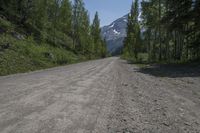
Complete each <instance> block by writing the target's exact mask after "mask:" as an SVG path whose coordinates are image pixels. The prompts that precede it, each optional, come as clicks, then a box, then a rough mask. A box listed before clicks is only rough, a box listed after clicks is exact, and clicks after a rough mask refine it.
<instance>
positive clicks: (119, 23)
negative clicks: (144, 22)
mask: <svg viewBox="0 0 200 133" xmlns="http://www.w3.org/2000/svg"><path fill="white" fill-rule="evenodd" d="M127 22H128V14H126V15H124V16H122V17H121V18H118V19H116V20H115V21H113V22H112V23H111V24H109V25H106V26H103V27H102V28H101V36H102V38H104V39H105V40H106V43H107V50H108V52H109V53H110V54H112V55H117V54H119V53H120V52H121V49H122V48H123V41H124V38H125V37H126V28H127Z"/></svg>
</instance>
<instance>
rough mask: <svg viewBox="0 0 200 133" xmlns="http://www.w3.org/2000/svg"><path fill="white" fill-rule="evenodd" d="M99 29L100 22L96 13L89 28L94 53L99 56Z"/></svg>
mask: <svg viewBox="0 0 200 133" xmlns="http://www.w3.org/2000/svg"><path fill="white" fill-rule="evenodd" d="M100 34H101V29H100V20H99V16H98V12H96V13H95V17H94V20H93V23H92V26H91V35H92V37H93V41H94V52H95V53H96V54H97V55H99V54H100V51H101V47H100V45H101V35H100Z"/></svg>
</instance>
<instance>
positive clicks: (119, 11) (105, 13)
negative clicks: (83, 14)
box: [84, 0, 133, 26]
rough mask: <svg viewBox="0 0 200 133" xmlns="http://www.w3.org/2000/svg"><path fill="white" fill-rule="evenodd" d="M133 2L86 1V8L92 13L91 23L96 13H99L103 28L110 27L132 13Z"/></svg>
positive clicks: (114, 0)
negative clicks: (115, 21) (117, 20)
mask: <svg viewBox="0 0 200 133" xmlns="http://www.w3.org/2000/svg"><path fill="white" fill-rule="evenodd" d="M132 1H133V0H84V3H85V7H86V9H87V10H88V11H89V13H90V19H91V21H92V20H93V18H94V14H95V12H96V11H98V13H99V17H100V20H101V26H105V25H109V24H110V23H112V22H113V21H114V20H116V19H118V18H120V17H122V16H124V15H126V14H128V13H129V12H130V8H131V3H132Z"/></svg>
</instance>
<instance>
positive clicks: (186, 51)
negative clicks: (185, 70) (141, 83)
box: [124, 0, 200, 62]
mask: <svg viewBox="0 0 200 133" xmlns="http://www.w3.org/2000/svg"><path fill="white" fill-rule="evenodd" d="M139 10H140V9H139V1H138V0H135V1H134V2H133V4H132V9H131V12H130V13H129V19H128V26H127V37H126V38H125V41H124V45H125V46H124V55H129V56H134V58H135V59H136V60H137V59H138V54H139V53H147V54H148V61H149V62H156V61H164V62H172V61H189V60H196V59H199V58H200V16H199V13H200V0H176V1H175V0H143V1H142V2H141V14H140V15H139V13H138V12H139ZM138 17H140V18H139V19H138ZM139 20H140V21H139Z"/></svg>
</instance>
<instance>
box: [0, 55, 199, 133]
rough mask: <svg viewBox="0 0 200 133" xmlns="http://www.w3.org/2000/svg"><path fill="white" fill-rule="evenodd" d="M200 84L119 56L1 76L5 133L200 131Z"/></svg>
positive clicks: (0, 126) (0, 129)
mask: <svg viewBox="0 0 200 133" xmlns="http://www.w3.org/2000/svg"><path fill="white" fill-rule="evenodd" d="M199 86H200V78H199V77H186V78H176V79H172V78H169V77H163V78H158V77H156V76H152V75H149V74H146V73H142V72H140V71H138V68H137V67H136V66H133V65H130V64H127V63H126V62H125V61H123V60H120V59H119V58H117V57H112V58H107V59H102V60H95V61H89V62H84V63H78V64H73V65H68V66H64V67H57V68H52V69H47V70H42V71H36V72H31V73H26V74H16V75H12V76H6V77H0V133H117V132H118V133H135V132H138V133H141V132H145V133H148V132H153V133H159V132H162V133H165V132H166V133H168V132H174V133H175V132H176V133H178V132H180V133H184V132H191V133H192V132H200V87H199Z"/></svg>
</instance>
